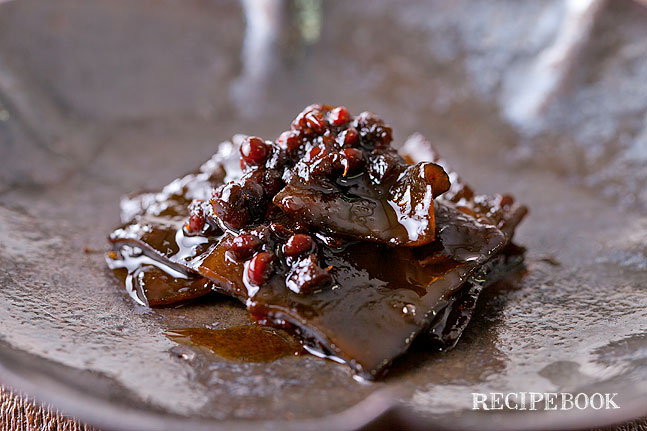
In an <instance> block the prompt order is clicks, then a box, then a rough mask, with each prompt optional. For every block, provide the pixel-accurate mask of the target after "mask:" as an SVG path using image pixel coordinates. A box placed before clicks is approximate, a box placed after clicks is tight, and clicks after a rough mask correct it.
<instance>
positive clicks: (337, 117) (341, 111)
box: [329, 106, 350, 126]
mask: <svg viewBox="0 0 647 431" xmlns="http://www.w3.org/2000/svg"><path fill="white" fill-rule="evenodd" d="M329 119H330V124H332V125H333V126H343V125H344V124H346V123H348V122H349V121H350V113H349V112H348V109H346V107H344V106H339V107H337V108H335V109H333V110H332V111H330V114H329Z"/></svg>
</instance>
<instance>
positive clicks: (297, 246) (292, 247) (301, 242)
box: [283, 233, 314, 256]
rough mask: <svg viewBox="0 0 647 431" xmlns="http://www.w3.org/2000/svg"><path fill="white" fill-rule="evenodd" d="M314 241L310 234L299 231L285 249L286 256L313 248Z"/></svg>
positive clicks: (289, 240)
mask: <svg viewBox="0 0 647 431" xmlns="http://www.w3.org/2000/svg"><path fill="white" fill-rule="evenodd" d="M313 245H314V241H313V240H312V237H311V236H310V235H306V234H303V233H297V234H295V235H292V236H291V237H290V238H289V239H288V242H286V243H285V248H284V249H283V251H284V253H285V255H286V256H296V255H299V254H302V253H305V252H309V251H311V250H312V246H313Z"/></svg>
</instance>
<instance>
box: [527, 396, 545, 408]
mask: <svg viewBox="0 0 647 431" xmlns="http://www.w3.org/2000/svg"><path fill="white" fill-rule="evenodd" d="M529 395H530V409H529V410H537V408H536V407H535V405H536V404H537V403H539V402H541V401H542V400H543V399H544V394H542V393H540V392H530V393H529Z"/></svg>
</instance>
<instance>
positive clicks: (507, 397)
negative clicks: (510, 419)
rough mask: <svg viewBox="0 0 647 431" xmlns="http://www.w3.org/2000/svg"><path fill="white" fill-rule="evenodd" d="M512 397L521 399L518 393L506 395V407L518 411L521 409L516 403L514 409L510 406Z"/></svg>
mask: <svg viewBox="0 0 647 431" xmlns="http://www.w3.org/2000/svg"><path fill="white" fill-rule="evenodd" d="M512 397H515V398H519V396H518V394H517V393H516V392H510V393H509V394H506V396H505V406H506V408H507V409H509V410H517V409H518V408H519V406H518V405H517V403H516V402H515V403H514V407H512V406H511V405H510V398H512Z"/></svg>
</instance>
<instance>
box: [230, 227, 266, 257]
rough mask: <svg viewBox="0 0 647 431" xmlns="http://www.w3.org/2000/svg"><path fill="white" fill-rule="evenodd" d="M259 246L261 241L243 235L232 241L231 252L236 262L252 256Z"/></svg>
mask: <svg viewBox="0 0 647 431" xmlns="http://www.w3.org/2000/svg"><path fill="white" fill-rule="evenodd" d="M261 244H262V241H261V240H260V239H259V238H258V237H256V236H254V235H252V234H249V233H243V234H240V235H238V236H237V237H236V238H234V239H233V240H232V242H231V252H232V253H234V256H235V257H236V259H237V260H245V259H248V258H249V257H250V256H251V255H252V254H254V252H255V251H256V249H257V248H258V247H260V245H261Z"/></svg>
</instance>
